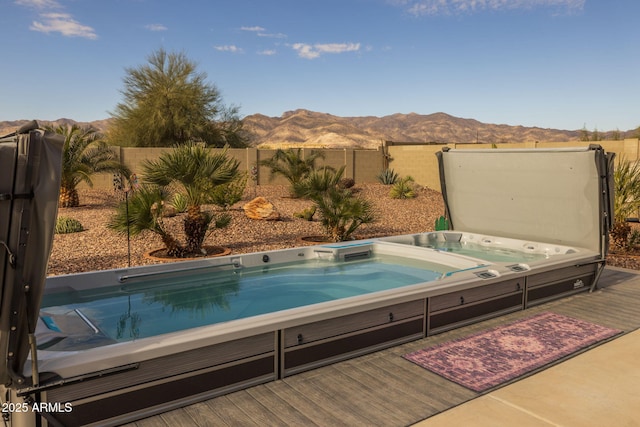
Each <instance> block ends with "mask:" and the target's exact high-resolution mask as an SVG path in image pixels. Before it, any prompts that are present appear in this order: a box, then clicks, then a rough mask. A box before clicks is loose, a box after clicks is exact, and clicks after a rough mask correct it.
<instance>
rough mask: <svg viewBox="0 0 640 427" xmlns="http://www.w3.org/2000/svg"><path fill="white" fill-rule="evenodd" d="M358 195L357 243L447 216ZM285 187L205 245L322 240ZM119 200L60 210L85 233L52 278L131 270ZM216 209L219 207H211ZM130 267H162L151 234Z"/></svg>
mask: <svg viewBox="0 0 640 427" xmlns="http://www.w3.org/2000/svg"><path fill="white" fill-rule="evenodd" d="M354 189H355V190H356V191H357V194H358V195H360V196H361V197H364V198H366V199H367V200H370V201H372V203H373V204H374V206H375V210H376V215H377V221H376V222H375V223H373V224H365V225H362V226H361V227H360V228H359V229H358V231H357V232H356V236H355V237H356V238H370V237H378V236H388V235H398V234H409V233H419V232H424V231H430V230H433V226H434V223H435V220H436V219H437V218H438V217H439V216H440V215H442V214H443V213H444V205H443V202H442V197H441V194H440V193H439V192H436V191H433V190H430V189H427V188H423V189H420V190H419V191H418V193H417V194H418V195H417V197H416V198H414V199H406V200H397V199H392V198H391V197H390V196H389V190H390V187H388V186H383V185H381V184H362V185H357V186H356V187H354ZM287 194H288V191H287V187H285V186H276V185H263V186H258V187H257V188H255V187H248V188H247V191H246V192H245V196H244V197H243V200H242V201H240V202H238V203H237V204H236V205H234V206H233V207H232V208H231V210H230V212H231V215H232V216H233V220H232V221H231V224H230V225H229V226H228V227H227V228H225V229H216V230H213V231H212V232H211V234H210V235H209V236H208V237H207V239H206V240H205V245H213V246H223V247H226V248H229V249H231V251H232V253H236V254H237V253H247V252H259V251H265V250H274V249H282V248H289V247H295V246H303V245H305V244H309V243H305V242H303V241H301V240H300V238H301V237H303V236H313V235H321V234H322V232H323V229H322V226H321V225H320V223H319V222H318V221H317V218H316V219H314V221H305V220H303V219H299V218H296V217H294V213H296V212H300V211H302V210H303V209H305V208H307V207H309V206H311V202H309V201H307V200H301V199H292V198H289V197H287ZM256 196H263V197H265V198H267V199H268V200H269V201H270V202H271V203H273V205H274V206H275V208H276V209H277V210H278V211H279V212H280V215H281V220H279V221H260V220H251V219H249V218H247V217H246V216H245V214H244V211H243V210H242V206H243V205H244V204H245V203H247V202H248V201H249V200H251V199H253V198H254V197H256ZM119 197H120V196H119V195H117V194H116V193H114V192H112V191H98V190H83V191H81V193H80V203H81V206H80V207H77V208H60V209H59V212H58V215H59V216H66V217H71V218H75V219H77V220H79V221H80V222H81V223H82V225H83V226H84V228H85V231H83V232H80V233H73V234H56V235H55V237H54V242H53V250H52V253H51V258H50V260H49V266H48V271H47V273H48V275H59V274H69V273H79V272H86V271H93V270H104V269H111V268H122V267H127V265H128V251H127V238H126V236H122V235H120V234H117V233H115V232H114V231H112V230H110V229H108V228H107V227H106V224H107V221H108V220H109V218H110V217H111V215H113V213H114V207H115V206H116V204H117V203H118V200H119ZM210 208H211V209H217V208H216V207H210ZM166 223H167V224H168V225H169V226H170V227H171V228H172V229H173V230H175V231H176V232H177V235H178V236H181V234H180V232H179V230H180V228H181V223H182V216H181V215H178V216H176V217H174V218H168V219H166ZM130 247H131V265H132V266H133V265H144V264H152V263H156V262H161V261H157V260H153V259H150V258H147V257H146V256H145V253H148V252H149V251H152V250H155V249H160V248H162V247H163V245H162V242H161V241H160V239H159V238H158V237H157V236H155V235H153V234H152V233H144V234H142V235H140V236H136V237H132V238H131V244H130ZM608 263H609V265H617V266H619V267H625V268H632V269H640V257H637V256H632V255H628V254H620V255H610V256H609V259H608Z"/></svg>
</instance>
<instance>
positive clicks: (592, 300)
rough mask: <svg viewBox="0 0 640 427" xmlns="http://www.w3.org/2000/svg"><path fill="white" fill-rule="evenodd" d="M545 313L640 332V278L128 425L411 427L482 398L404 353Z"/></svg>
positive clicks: (607, 277)
mask: <svg viewBox="0 0 640 427" xmlns="http://www.w3.org/2000/svg"><path fill="white" fill-rule="evenodd" d="M541 311H553V312H556V313H560V314H565V315H568V316H573V317H576V318H580V319H584V320H587V321H591V322H594V323H598V324H601V325H604V326H608V327H612V328H617V329H621V330H623V331H624V332H625V333H627V332H630V331H633V330H635V329H637V328H639V327H640V275H638V274H636V273H635V272H633V271H630V270H622V269H615V268H607V269H606V270H605V271H604V273H603V274H602V277H601V279H600V283H599V289H598V290H597V291H595V292H594V293H581V294H578V295H574V296H572V297H568V298H564V299H561V300H557V301H553V302H550V303H546V304H543V305H540V306H537V307H535V308H532V309H529V310H526V311H520V312H516V313H512V314H509V315H505V316H501V317H498V318H495V319H491V320H487V321H484V322H481V323H476V324H473V325H470V326H466V327H463V328H459V329H455V330H452V331H449V332H445V333H442V334H439V335H435V336H431V337H428V338H425V339H422V340H419V341H414V342H411V343H408V344H404V345H401V346H397V347H393V348H390V349H386V350H383V351H379V352H376V353H373V354H369V355H366V356H362V357H358V358H355V359H351V360H348V361H344V362H340V363H336V364H334V365H331V366H326V367H322V368H318V369H315V370H313V371H308V372H304V373H301V374H298V375H294V376H292V377H288V378H285V379H283V380H278V381H275V382H271V383H267V384H263V385H259V386H255V387H252V388H249V389H246V390H242V391H238V392H235V393H232V394H228V395H225V396H222V397H218V398H215V399H211V400H207V401H204V402H200V403H196V404H193V405H191V406H187V407H185V408H181V409H176V410H172V411H169V412H166V413H163V414H161V415H157V416H153V417H150V418H147V419H144V420H140V421H137V422H135V423H130V424H127V426H128V427H134V426H136V427H156V426H162V427H165V426H174V425H190V426H254V425H255V426H265V425H269V426H284V425H305V426H313V425H317V426H371V425H378V426H406V425H411V424H413V423H416V422H418V421H421V420H424V419H426V418H428V417H431V416H433V415H435V414H437V413H439V412H442V411H444V410H446V409H449V408H451V407H454V406H457V405H459V404H461V403H464V402H466V401H468V400H470V399H473V398H475V397H477V396H479V394H478V393H476V392H473V391H471V390H468V389H466V388H464V387H462V386H460V385H457V384H455V383H453V382H450V381H448V380H445V379H444V378H442V377H440V376H438V375H436V374H433V373H431V372H429V371H427V370H426V369H422V368H420V367H418V366H416V365H415V364H413V363H411V362H408V361H406V360H404V359H402V357H401V356H402V355H403V354H406V353H408V352H411V351H415V350H419V349H421V348H424V347H427V346H432V345H434V344H438V343H441V342H444V341H449V340H451V339H455V338H459V337H463V336H467V335H470V334H472V333H475V332H479V331H482V330H485V329H487V328H490V327H493V326H497V325H501V324H505V323H509V322H512V321H514V320H517V319H520V318H523V317H529V316H531V315H533V314H535V313H539V312H541Z"/></svg>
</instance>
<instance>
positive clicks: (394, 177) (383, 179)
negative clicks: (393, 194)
mask: <svg viewBox="0 0 640 427" xmlns="http://www.w3.org/2000/svg"><path fill="white" fill-rule="evenodd" d="M376 178H378V181H380V183H382V184H384V185H393V184H395V183H396V181H398V178H399V176H398V174H397V173H395V172H394V171H393V169H385V170H383V171H382V172H380V173H379V174H378V176H377V177H376Z"/></svg>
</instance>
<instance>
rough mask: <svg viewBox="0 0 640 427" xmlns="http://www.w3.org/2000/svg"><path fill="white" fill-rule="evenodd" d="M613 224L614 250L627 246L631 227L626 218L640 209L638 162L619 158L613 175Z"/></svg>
mask: <svg viewBox="0 0 640 427" xmlns="http://www.w3.org/2000/svg"><path fill="white" fill-rule="evenodd" d="M613 181H614V186H615V189H614V192H613V194H614V198H613V200H614V206H613V208H614V224H613V227H612V228H611V231H610V236H611V240H612V243H613V246H614V247H615V248H619V249H624V248H626V247H627V246H628V244H629V235H630V234H631V226H630V225H629V224H628V223H627V218H628V217H630V216H635V215H636V214H637V212H638V208H640V161H635V162H630V161H627V160H626V159H625V158H624V157H621V158H620V160H619V161H618V164H617V165H616V168H615V170H614V173H613Z"/></svg>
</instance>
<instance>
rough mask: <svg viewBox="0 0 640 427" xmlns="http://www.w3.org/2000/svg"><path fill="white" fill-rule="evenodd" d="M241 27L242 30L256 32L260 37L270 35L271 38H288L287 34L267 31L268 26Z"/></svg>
mask: <svg viewBox="0 0 640 427" xmlns="http://www.w3.org/2000/svg"><path fill="white" fill-rule="evenodd" d="M240 29H241V30H242V31H249V32H252V33H256V35H257V36H258V37H270V38H274V39H284V38H287V35H286V34H282V33H267V32H266V31H267V30H266V28H264V27H259V26H255V27H240Z"/></svg>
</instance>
